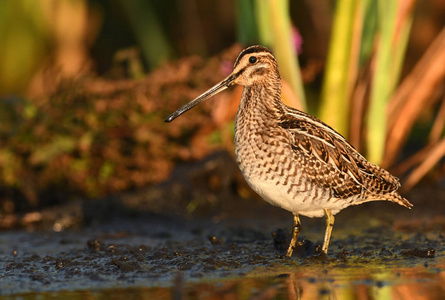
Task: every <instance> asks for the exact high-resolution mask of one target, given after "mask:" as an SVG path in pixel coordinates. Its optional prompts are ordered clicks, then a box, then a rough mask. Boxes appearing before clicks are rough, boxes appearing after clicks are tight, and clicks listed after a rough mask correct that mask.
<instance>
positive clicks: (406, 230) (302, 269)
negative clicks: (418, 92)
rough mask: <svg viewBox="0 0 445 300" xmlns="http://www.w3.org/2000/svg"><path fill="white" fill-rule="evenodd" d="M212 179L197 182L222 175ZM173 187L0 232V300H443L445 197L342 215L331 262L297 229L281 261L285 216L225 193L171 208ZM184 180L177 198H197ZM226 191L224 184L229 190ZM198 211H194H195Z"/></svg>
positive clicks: (320, 229) (313, 226)
mask: <svg viewBox="0 0 445 300" xmlns="http://www.w3.org/2000/svg"><path fill="white" fill-rule="evenodd" d="M209 161H212V162H215V161H217V159H216V160H215V157H213V158H212V159H211V160H208V161H205V160H204V161H203V162H200V164H201V165H199V166H197V167H196V169H195V168H194V167H192V166H186V167H184V169H183V170H182V171H183V175H184V176H183V177H182V178H189V179H190V178H191V177H188V175H190V174H189V173H187V172H191V173H193V174H194V177H193V178H200V176H201V175H202V174H201V173H196V172H197V171H196V170H203V169H205V168H203V165H202V164H204V165H205V164H206V163H208V162H209ZM222 162H224V159H223V160H222ZM217 165H218V163H215V164H213V167H215V166H217ZM222 165H224V167H225V168H224V169H226V168H230V165H228V164H225V163H223V164H222ZM215 168H216V169H212V168H210V169H207V171H202V172H210V171H209V170H214V171H215V170H219V168H218V167H215ZM216 173H218V172H216ZM218 174H219V173H218ZM230 174H231V173H230ZM230 174H226V175H227V176H229V177H230V176H232V175H230ZM226 175H225V176H226ZM233 176H234V178H237V176H238V175H233ZM174 177H175V176H173V177H172V179H170V181H169V182H167V183H164V184H163V185H160V186H157V187H151V188H147V189H146V190H141V191H136V192H133V193H131V194H126V195H120V196H117V197H116V198H115V199H104V200H103V201H99V202H97V203H93V204H92V203H91V201H89V202H87V203H83V202H78V203H77V204H73V203H70V204H69V205H70V206H68V205H67V206H64V207H63V206H62V207H60V209H59V210H57V209H55V211H57V213H55V214H56V215H58V217H54V218H53V219H51V220H52V221H51V222H49V223H51V224H52V225H51V226H48V224H49V223H48V224H46V225H45V223H44V222H40V223H39V224H40V225H39V226H34V227H33V226H29V224H28V226H25V227H23V226H22V227H20V226H18V227H16V229H14V230H12V229H11V230H4V231H3V232H1V233H0V296H2V298H4V299H13V298H20V299H28V298H33V299H34V298H35V296H36V295H39V299H46V298H54V297H59V296H60V297H62V296H63V297H70V298H72V299H77V298H79V299H80V298H85V297H87V296H88V297H98V298H100V297H107V298H108V297H111V296H113V297H118V296H125V297H128V296H130V297H132V296H134V297H145V298H153V299H157V298H161V299H162V298H165V299H169V298H176V299H179V298H181V297H184V298H217V299H219V298H224V299H240V298H241V299H245V298H259V299H270V298H291V299H292V298H294V299H298V298H299V297H301V298H304V299H311V298H320V297H321V298H323V297H327V298H329V297H337V298H340V299H341V298H346V297H349V298H357V297H362V298H363V297H365V298H382V297H386V298H394V299H407V298H411V299H412V298H415V297H416V296H418V297H420V296H422V297H424V298H431V299H439V298H442V297H445V287H444V285H443V282H444V281H445V231H444V229H445V217H444V216H445V197H444V195H445V191H444V190H443V189H440V188H438V187H435V188H431V187H423V188H418V189H417V190H414V191H412V192H411V193H410V194H408V195H406V196H407V197H408V198H409V199H410V200H411V201H412V202H413V204H414V205H415V206H414V208H413V209H412V210H408V209H406V208H403V207H400V206H398V205H396V204H392V203H384V202H375V203H368V204H363V205H360V206H357V207H351V208H348V209H346V210H344V211H342V212H341V213H339V214H338V215H337V216H336V223H335V226H334V231H333V235H332V240H331V244H330V249H329V253H328V257H325V256H323V255H321V254H320V252H319V248H320V245H321V243H322V238H323V235H324V220H323V219H309V218H304V217H302V218H301V220H302V231H301V234H300V238H299V243H298V246H297V248H296V249H295V251H294V255H293V257H292V258H291V259H286V258H284V254H285V251H286V248H287V245H288V242H289V240H290V232H291V226H292V216H291V214H290V213H288V212H286V211H283V210H281V209H279V208H274V207H271V206H270V205H268V204H267V203H265V202H263V201H261V200H258V199H256V198H253V199H252V198H243V197H240V196H239V195H238V196H236V195H235V194H233V195H232V198H231V197H230V193H229V192H227V189H226V188H221V189H220V190H219V193H215V192H214V191H212V189H208V191H207V192H203V191H201V192H199V194H196V193H198V192H197V191H193V192H190V193H191V194H190V193H189V194H187V193H185V194H186V197H185V198H189V197H192V198H189V199H195V200H192V201H190V200H189V201H185V200H184V201H183V199H182V200H178V199H176V198H168V197H167V196H168V195H170V196H171V194H170V193H173V192H172V190H173V189H174V188H173V187H174V186H177V185H181V184H180V181H177V180H176V179H174ZM178 177H181V176H178ZM189 179H187V181H186V182H185V183H184V182H183V183H184V184H185V185H184V186H183V187H182V189H180V190H182V191H185V190H187V188H191V187H193V180H192V181H188V180H189ZM178 180H179V179H178ZM234 180H235V179H234ZM191 185H192V186H191ZM233 185H234V183H233V182H232V181H231V180H228V181H227V187H231V188H232V190H233ZM221 186H223V187H224V186H225V184H222V185H221ZM154 191H157V194H156V195H158V196H156V197H160V198H156V197H155V196H153V193H154ZM161 191H163V192H161ZM220 194H222V195H223V197H221V199H220V198H218V197H219V196H218V195H220ZM144 195H145V196H144ZM198 195H200V197H198ZM205 195H207V196H205ZM210 195H214V197H216V198H211V197H210ZM206 197H210V198H208V199H207V198H206ZM155 198H156V199H157V200H156V201H163V203H161V204H159V206H157V207H154V206H151V207H152V209H149V206H148V204H147V203H152V202H151V201H154V200H153V199H155ZM135 199H139V203H140V204H141V206H136V204H135V203H136V202H137V201H136V200H135ZM143 199H145V202H144V201H143ZM147 199H148V200H147ZM196 199H198V200H196ZM206 199H207V200H206ZM209 199H213V200H209ZM223 199H225V200H223ZM193 201H197V202H198V204H194V205H193V210H191V209H190V207H189V205H190V203H191V202H193ZM212 201H213V202H212ZM221 201H223V202H224V203H221ZM104 203H106V205H105V204H104ZM144 203H145V204H144ZM104 205H105V206H104ZM144 205H145V206H144ZM169 205H170V207H171V209H169ZM138 207H140V209H139V211H138V209H137V208H138ZM76 209H77V210H76ZM181 210H182V213H180V211H181ZM76 211H78V212H81V214H82V215H83V219H82V221H81V222H79V223H76V222H75V221H74V220H78V218H77V217H73V214H74V215H75V213H74V212H76ZM42 215H43V214H42ZM66 216H71V219H70V218H68V217H66ZM95 216H96V217H95ZM67 218H68V219H69V220H71V221H70V222H71V223H70V222H68V221H66V220H67ZM61 220H63V222H65V223H63V222H62V221H61ZM41 221H42V220H41ZM61 222H62V223H61ZM15 224H21V223H20V222H18V223H15ZM57 224H58V225H57ZM61 224H62V225H61ZM63 224H65V225H63ZM66 224H71V226H67V225H66ZM64 226H65V227H64Z"/></svg>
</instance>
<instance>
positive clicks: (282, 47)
mask: <svg viewBox="0 0 445 300" xmlns="http://www.w3.org/2000/svg"><path fill="white" fill-rule="evenodd" d="M260 2H261V1H258V2H257V4H258V7H257V16H258V17H259V18H262V20H264V18H266V22H270V23H269V24H270V26H267V24H266V25H265V24H262V26H259V30H260V34H259V36H260V38H262V39H265V40H261V43H265V44H266V43H269V42H272V48H273V50H274V53H275V56H276V58H277V61H278V64H279V65H280V74H281V76H282V77H283V79H284V80H286V81H287V83H288V84H289V85H290V86H291V88H292V90H293V91H294V93H295V95H296V96H297V98H298V99H299V100H300V102H301V105H302V107H303V109H306V97H305V94H304V89H303V83H302V80H301V72H300V66H299V64H298V59H297V52H296V49H294V45H293V39H292V32H291V29H292V27H291V19H290V15H289V1H288V0H279V1H274V0H267V1H266V0H265V1H264V2H262V3H260ZM266 14H267V15H268V16H269V18H270V21H268V20H267V16H266ZM270 29H271V31H270V32H269V30H270ZM271 37H272V39H271V41H270V40H269V39H270V38H271Z"/></svg>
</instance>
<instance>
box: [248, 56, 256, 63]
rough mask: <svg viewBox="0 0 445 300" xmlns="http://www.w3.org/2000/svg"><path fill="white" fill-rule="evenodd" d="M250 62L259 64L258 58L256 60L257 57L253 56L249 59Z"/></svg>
mask: <svg viewBox="0 0 445 300" xmlns="http://www.w3.org/2000/svg"><path fill="white" fill-rule="evenodd" d="M249 62H250V63H251V64H254V63H256V62H257V58H256V56H251V57H249Z"/></svg>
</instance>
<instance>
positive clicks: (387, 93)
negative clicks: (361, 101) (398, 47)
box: [366, 0, 397, 164]
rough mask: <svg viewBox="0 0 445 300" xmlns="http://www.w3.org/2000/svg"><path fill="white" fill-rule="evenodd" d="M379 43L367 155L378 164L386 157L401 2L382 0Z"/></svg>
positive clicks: (368, 121)
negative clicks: (398, 14)
mask: <svg viewBox="0 0 445 300" xmlns="http://www.w3.org/2000/svg"><path fill="white" fill-rule="evenodd" d="M377 5H378V14H379V15H378V39H379V40H378V46H377V52H376V57H375V68H374V74H373V75H374V76H373V80H372V86H371V95H370V102H369V110H368V115H367V120H366V124H367V130H368V131H367V150H368V151H367V156H368V159H369V160H370V161H372V162H374V163H376V164H380V163H381V162H382V159H383V153H384V147H385V135H386V117H385V116H386V115H385V111H386V104H387V102H388V100H389V98H390V97H391V94H392V89H391V88H392V83H391V82H392V78H391V74H392V71H391V69H392V61H393V60H394V56H393V55H394V53H393V36H394V31H395V28H396V26H395V24H396V16H397V1H395V0H390V1H387V0H378V2H377Z"/></svg>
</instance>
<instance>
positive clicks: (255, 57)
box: [165, 46, 280, 122]
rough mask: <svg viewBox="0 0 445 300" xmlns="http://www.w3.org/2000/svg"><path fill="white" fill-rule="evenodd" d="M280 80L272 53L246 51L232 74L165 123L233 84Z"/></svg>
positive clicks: (255, 49)
mask: <svg viewBox="0 0 445 300" xmlns="http://www.w3.org/2000/svg"><path fill="white" fill-rule="evenodd" d="M273 80H278V81H279V80H280V75H279V73H278V64H277V61H276V60H275V57H274V55H273V54H272V52H271V51H270V50H269V49H267V48H266V47H263V46H251V47H249V48H246V49H244V50H243V51H242V52H241V53H240V54H239V55H238V58H237V59H236V61H235V65H234V67H233V71H232V73H230V75H229V76H227V77H226V78H225V79H223V80H222V81H221V82H219V83H218V84H216V85H215V86H213V87H212V88H210V89H209V90H207V91H206V92H204V93H203V94H201V95H200V96H198V97H197V98H195V99H193V100H192V101H190V102H189V103H187V104H185V105H184V106H182V107H181V108H179V109H178V110H177V111H175V112H174V113H172V114H171V115H170V116H169V117H168V118H167V119H165V122H171V121H173V120H174V119H176V118H177V117H179V116H180V115H182V114H183V113H185V112H186V111H188V110H189V109H191V108H193V107H194V106H196V105H198V104H199V103H201V102H202V101H205V100H207V99H209V98H210V97H212V96H214V95H216V94H218V93H219V92H222V91H223V90H225V89H227V88H228V87H230V86H231V85H233V84H239V85H242V86H251V85H254V84H264V83H266V82H267V81H273Z"/></svg>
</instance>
